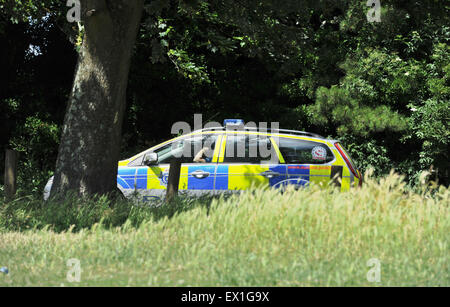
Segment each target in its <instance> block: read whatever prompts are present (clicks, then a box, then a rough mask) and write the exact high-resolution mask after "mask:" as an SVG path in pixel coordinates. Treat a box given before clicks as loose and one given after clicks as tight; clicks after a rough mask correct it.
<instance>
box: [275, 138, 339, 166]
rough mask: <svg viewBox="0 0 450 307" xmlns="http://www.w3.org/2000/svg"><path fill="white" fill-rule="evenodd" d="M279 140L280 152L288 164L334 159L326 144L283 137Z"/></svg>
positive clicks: (324, 161) (325, 161)
mask: <svg viewBox="0 0 450 307" xmlns="http://www.w3.org/2000/svg"><path fill="white" fill-rule="evenodd" d="M278 140H279V145H278V147H279V148H280V152H281V154H282V155H283V158H284V160H285V161H286V163H288V164H325V163H329V162H331V161H333V160H334V155H333V153H332V152H331V150H330V148H329V147H328V146H327V145H325V144H322V143H319V142H313V141H304V140H298V139H290V138H283V137H281V138H279V139H278Z"/></svg>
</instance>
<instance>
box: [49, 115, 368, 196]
mask: <svg viewBox="0 0 450 307" xmlns="http://www.w3.org/2000/svg"><path fill="white" fill-rule="evenodd" d="M174 158H176V159H181V172H180V181H179V191H180V193H186V194H189V195H202V194H217V193H223V192H236V191H242V190H247V189H250V188H261V187H274V188H283V187H286V186H288V185H293V186H294V187H296V188H299V187H304V186H307V185H309V184H310V183H315V184H319V185H327V184H329V183H330V182H333V184H336V185H338V186H340V188H341V190H342V191H346V190H348V189H350V187H353V186H359V185H361V183H362V177H361V173H360V172H359V171H358V170H357V168H356V166H355V164H354V163H353V161H352V159H351V158H350V156H349V155H348V153H347V152H346V151H345V149H344V148H343V147H342V145H341V144H340V143H339V142H338V141H334V140H328V139H325V138H323V137H321V136H319V135H317V134H313V133H309V132H304V131H295V130H285V129H267V128H256V127H249V126H245V125H244V122H243V120H239V119H231V120H225V121H224V125H223V126H220V127H214V128H205V129H201V130H198V131H194V132H192V133H190V134H187V135H183V136H179V137H176V138H174V139H172V140H169V141H167V142H164V143H161V144H159V145H157V146H154V147H152V148H150V149H148V150H146V151H144V152H141V153H139V154H137V155H135V156H133V157H131V158H129V159H126V160H123V161H119V165H118V174H117V188H118V189H119V190H120V191H121V192H122V193H123V195H124V196H125V197H127V198H131V197H132V196H133V195H134V196H136V195H138V198H139V199H140V200H142V201H150V200H153V199H161V198H163V197H164V196H165V192H166V188H167V181H168V177H169V165H170V161H171V160H172V159H174ZM50 188H51V181H49V183H48V184H47V186H46V189H45V193H44V194H45V196H44V197H45V198H47V197H48V195H49V192H50Z"/></svg>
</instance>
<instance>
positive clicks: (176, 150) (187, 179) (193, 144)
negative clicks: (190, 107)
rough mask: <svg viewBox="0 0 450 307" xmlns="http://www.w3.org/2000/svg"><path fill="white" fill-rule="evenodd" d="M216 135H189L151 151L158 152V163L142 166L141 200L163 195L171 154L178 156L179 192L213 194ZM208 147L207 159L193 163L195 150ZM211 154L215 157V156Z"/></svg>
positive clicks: (216, 152) (217, 139)
mask: <svg viewBox="0 0 450 307" xmlns="http://www.w3.org/2000/svg"><path fill="white" fill-rule="evenodd" d="M220 140H221V135H219V134H199V135H195V136H189V137H186V138H183V139H181V140H178V141H174V142H172V143H169V144H167V145H164V146H162V147H160V148H158V149H156V150H155V151H154V152H155V153H156V154H157V155H158V164H156V165H151V166H142V168H144V169H146V171H147V187H146V189H145V190H142V191H141V194H143V195H144V200H151V199H152V198H163V197H164V196H165V193H166V189H167V181H168V179H169V170H170V160H171V159H172V158H174V157H176V158H179V159H181V172H180V182H179V185H178V189H179V193H180V194H189V195H202V194H210V193H211V194H212V193H214V182H215V176H216V168H217V154H218V150H216V148H215V147H216V144H219V143H220ZM205 147H208V148H210V150H209V151H208V153H206V158H207V159H206V161H205V162H203V163H198V162H194V158H195V156H196V155H197V153H198V152H199V151H200V150H202V149H203V148H205ZM214 154H215V155H216V158H215V159H214Z"/></svg>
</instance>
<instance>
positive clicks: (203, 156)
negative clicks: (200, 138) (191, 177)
mask: <svg viewBox="0 0 450 307" xmlns="http://www.w3.org/2000/svg"><path fill="white" fill-rule="evenodd" d="M214 144H215V143H212V144H211V146H210V147H208V146H207V145H205V146H204V147H203V148H202V149H201V150H200V151H199V152H198V153H197V154H196V155H195V157H194V162H196V163H210V162H211V161H212V157H213V151H214Z"/></svg>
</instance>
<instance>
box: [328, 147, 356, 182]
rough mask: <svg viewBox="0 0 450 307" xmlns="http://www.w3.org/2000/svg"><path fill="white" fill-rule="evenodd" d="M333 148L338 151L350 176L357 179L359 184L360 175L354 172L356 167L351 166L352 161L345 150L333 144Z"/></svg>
mask: <svg viewBox="0 0 450 307" xmlns="http://www.w3.org/2000/svg"><path fill="white" fill-rule="evenodd" d="M334 146H335V147H336V148H337V150H338V151H339V153H340V154H341V156H342V158H343V159H344V161H345V163H346V164H347V166H348V168H349V169H350V171H351V172H352V174H353V175H354V176H355V177H357V178H358V179H359V180H360V182H361V177H362V176H361V175H360V173H359V171H357V170H356V167H355V166H354V165H353V163H352V159H351V158H350V156H349V155H348V154H347V153H346V152H345V149H344V148H343V147H342V146H341V144H339V143H336V144H334Z"/></svg>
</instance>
